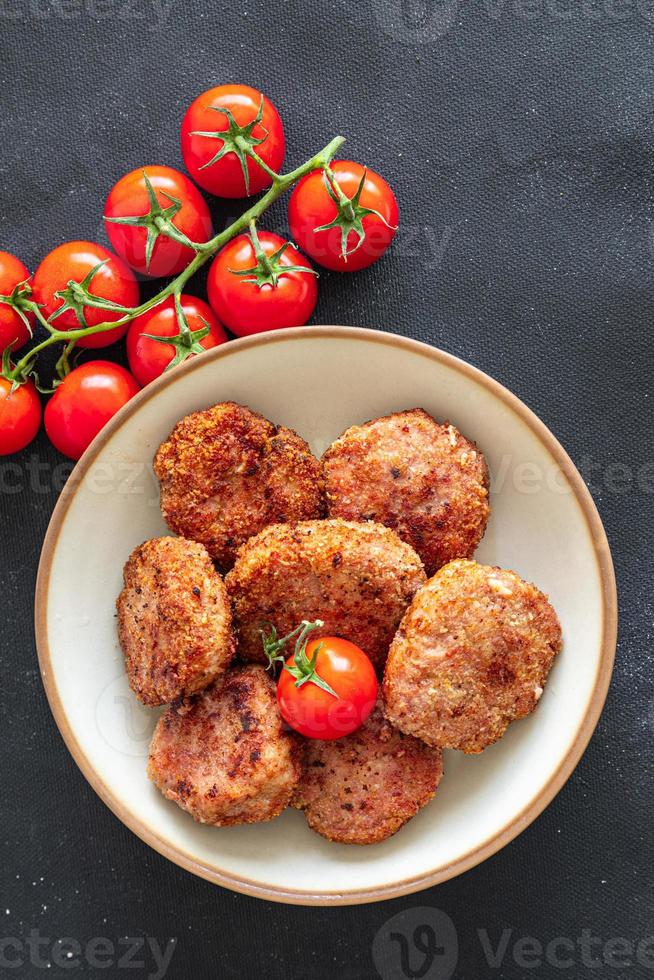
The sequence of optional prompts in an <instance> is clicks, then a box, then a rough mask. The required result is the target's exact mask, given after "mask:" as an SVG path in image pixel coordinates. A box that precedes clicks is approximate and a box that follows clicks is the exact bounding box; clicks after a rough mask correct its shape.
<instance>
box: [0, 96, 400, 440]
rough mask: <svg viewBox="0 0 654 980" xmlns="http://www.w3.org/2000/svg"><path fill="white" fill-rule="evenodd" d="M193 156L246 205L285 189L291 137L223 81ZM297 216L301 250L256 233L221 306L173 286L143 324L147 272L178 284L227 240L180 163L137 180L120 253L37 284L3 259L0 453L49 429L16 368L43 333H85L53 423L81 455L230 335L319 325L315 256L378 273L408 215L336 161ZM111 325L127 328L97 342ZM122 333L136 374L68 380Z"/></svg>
mask: <svg viewBox="0 0 654 980" xmlns="http://www.w3.org/2000/svg"><path fill="white" fill-rule="evenodd" d="M181 146H182V155H183V158H184V163H185V165H186V168H187V170H188V172H189V174H190V175H191V176H192V178H193V179H194V180H195V182H196V183H197V184H199V185H200V187H202V188H203V189H204V190H205V191H208V192H209V193H210V194H214V195H216V196H219V197H226V198H243V197H246V196H249V195H252V194H256V193H258V192H260V191H263V190H265V189H266V188H268V187H270V186H271V184H273V182H274V181H275V180H276V178H277V175H278V173H279V170H280V167H281V165H282V162H283V159H284V151H285V140H284V129H283V125H282V121H281V119H280V116H279V114H278V112H277V110H276V109H275V107H274V105H273V104H272V103H271V102H270V100H269V99H267V98H266V97H265V96H264V95H262V94H261V93H260V92H258V91H256V90H255V89H252V88H249V87H248V86H244V85H222V86H219V87H217V88H213V89H210V90H209V91H207V92H205V93H203V94H202V95H200V96H199V97H198V98H197V99H195V101H194V102H193V103H192V104H191V105H190V106H189V108H188V110H187V112H186V114H185V116H184V120H183V123H182V129H181ZM288 219H289V226H290V230H291V234H292V236H293V239H294V241H295V242H296V243H297V246H298V247H296V246H295V245H294V244H292V243H290V242H287V241H285V240H284V239H283V238H281V237H280V236H278V235H276V234H273V233H272V232H269V231H265V230H259V229H257V228H256V225H255V223H254V222H252V223H250V226H249V230H248V232H247V233H244V234H239V235H237V236H236V237H234V238H232V239H231V240H230V241H228V242H227V243H226V244H225V245H224V247H222V248H221V249H220V250H219V251H218V252H217V254H215V256H214V257H213V259H212V264H211V266H210V269H209V276H208V284H207V292H208V303H207V302H205V301H204V300H202V299H199V298H197V297H195V296H192V295H190V294H188V293H186V292H181V290H179V289H175V291H174V295H173V294H171V293H170V292H168V293H166V295H165V296H163V297H162V300H161V302H157V305H150V308H148V309H147V310H145V311H143V312H140V313H135V312H134V311H135V310H138V307H139V302H140V298H139V285H138V280H137V276H140V277H157V278H163V277H168V278H171V277H177V276H180V274H183V273H184V270H187V269H188V267H189V265H190V264H191V263H192V262H193V260H194V259H196V257H197V256H198V253H199V251H201V249H202V246H206V245H207V243H210V242H211V240H212V236H213V234H214V230H213V226H212V218H211V213H210V211H209V208H208V206H207V203H206V201H205V199H204V197H203V196H202V194H201V193H200V191H199V190H198V189H197V187H196V186H195V184H194V183H192V181H191V180H189V178H188V177H186V176H185V175H184V174H182V173H180V172H179V171H177V170H174V169H173V168H171V167H165V166H146V167H143V168H140V169H138V170H134V171H132V172H131V173H128V174H126V175H125V176H124V177H122V178H121V179H120V180H119V181H118V182H117V183H116V184H115V185H114V187H113V188H112V189H111V191H110V193H109V196H108V198H107V201H106V205H105V211H104V222H105V227H106V232H107V236H108V238H109V241H110V243H111V246H112V248H113V250H114V251H113V252H110V251H108V250H107V249H106V248H104V247H103V246H102V245H99V244H96V243H94V242H87V241H73V242H66V243H65V244H63V245H59V246H58V247H57V248H55V249H53V250H52V251H51V252H50V253H49V254H48V255H46V256H45V258H44V259H43V260H42V262H41V263H40V265H39V266H38V268H37V269H36V271H35V272H34V274H33V276H30V273H29V270H28V269H27V268H26V267H25V266H24V265H23V264H22V263H21V262H20V261H19V260H18V259H16V258H15V257H14V256H13V255H10V254H9V253H7V252H0V349H1V350H2V351H4V357H3V368H2V375H1V376H0V455H6V454H8V453H13V452H16V451H18V450H20V449H22V448H24V447H25V446H26V445H27V444H28V443H29V442H30V441H31V440H32V439H33V438H34V436H35V435H36V433H37V432H38V429H39V427H40V422H41V401H40V398H39V396H38V393H37V388H36V386H35V384H34V381H33V380H32V375H33V371H32V368H33V363H32V362H30V360H29V357H28V358H27V359H25V358H24V359H23V361H25V360H26V365H27V367H28V368H29V370H27V369H23V370H22V371H20V372H18V374H17V373H16V367H15V364H16V352H17V351H19V350H20V349H21V348H22V347H23V346H24V345H25V344H26V343H27V342H28V340H30V338H31V337H32V335H33V331H34V329H35V327H36V326H38V325H39V321H40V323H41V325H42V327H45V326H46V324H47V325H50V326H49V329H54V330H56V331H57V332H67V331H70V332H73V337H72V338H70V340H69V345H68V349H67V350H66V351H65V353H64V354H63V356H62V358H61V359H60V362H59V365H58V372H59V377H58V379H57V380H56V381H55V382H54V392H53V394H52V397H51V398H50V399H49V400H48V402H47V404H46V408H45V413H44V421H45V428H46V432H47V434H48V436H49V438H50V440H51V441H52V443H53V444H54V445H55V446H56V447H57V449H59V450H60V451H61V452H62V453H64V454H65V455H67V456H69V457H70V458H72V459H78V458H79V457H80V456H81V454H82V453H83V452H84V450H85V449H86V447H87V446H88V445H89V443H90V442H91V441H92V439H93V438H94V437H95V435H97V433H98V432H99V431H100V429H101V428H102V426H103V425H105V424H106V422H107V421H108V420H109V418H111V417H112V416H113V415H114V414H115V413H116V412H117V411H118V409H119V408H121V407H122V406H123V405H124V404H125V403H126V402H127V401H128V400H129V399H130V398H131V397H133V395H134V394H136V392H137V391H138V390H139V386H143V385H147V384H149V383H150V382H151V381H153V380H154V379H155V378H157V377H159V375H161V374H162V373H163V372H164V371H166V370H169V369H170V368H171V367H174V366H175V365H176V364H178V363H180V362H181V361H183V360H185V359H186V358H188V357H190V356H193V355H195V354H199V353H201V352H202V351H203V350H207V349H209V348H211V347H215V346H217V345H218V344H222V343H223V342H224V341H226V340H227V339H228V334H227V332H226V329H225V328H227V329H228V330H230V331H231V332H232V333H233V334H235V335H236V336H239V337H240V336H245V335H248V334H252V333H258V332H260V331H263V330H273V329H276V328H280V327H293V326H301V325H303V324H305V323H307V322H308V320H309V319H310V317H311V315H312V313H313V310H314V308H315V305H316V301H317V297H318V288H317V282H316V273H315V271H314V269H313V267H312V265H311V261H310V260H313V261H315V262H316V263H318V264H320V265H321V266H323V267H325V268H328V269H331V270H335V271H340V272H355V271H358V270H360V269H363V268H365V267H366V266H369V265H371V264H372V263H373V262H375V261H376V260H377V259H378V258H380V257H381V255H383V253H384V252H385V251H386V249H387V248H388V246H389V244H390V242H391V240H392V238H393V236H394V234H395V230H396V228H397V221H398V208H397V202H396V200H395V196H394V194H393V192H392V190H391V188H390V187H389V186H388V184H387V183H386V181H385V180H384V179H383V178H382V177H380V176H379V175H378V174H376V173H374V172H373V171H371V170H366V169H365V168H364V167H363V166H361V165H360V164H358V163H354V162H351V161H337V162H334V163H331V164H329V165H328V166H327V167H323V168H320V169H317V170H313V171H311V172H308V173H306V175H305V176H303V177H302V178H301V179H300V180H299V181H298V183H297V184H296V185H295V187H294V189H293V192H292V194H291V197H290V200H289V209H288ZM303 253H306V256H308V258H307V257H306V256H305V254H303ZM189 271H192V270H189ZM182 279H183V275H182ZM114 322H115V323H116V327H115V328H109V329H103V330H101V331H98V332H95V333H93V332H89V328H93V327H97V326H98V325H99V324H106V323H114ZM77 331H79V333H80V336H79V338H75V336H74V332H77ZM125 335H127V336H126V344H127V358H128V363H129V368H130V370H129V371H128V370H126V369H125V368H123V367H121V366H119V365H117V364H113V363H111V362H109V361H105V360H93V361H88V362H86V363H84V364H81V365H80V366H78V367H73V368H72V370H71V369H70V362H69V355H70V353H71V350H72V347H73V346H75V347H78V348H87V349H97V348H102V347H106V346H108V345H110V344H114V343H116V342H117V341H119V340H121V339H122V338H123V337H124V336H125ZM67 339H68V338H67ZM23 361H21V362H18V363H19V364H23Z"/></svg>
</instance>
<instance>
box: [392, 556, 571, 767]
mask: <svg viewBox="0 0 654 980" xmlns="http://www.w3.org/2000/svg"><path fill="white" fill-rule="evenodd" d="M560 648H561V627H560V625H559V621H558V619H557V616H556V613H555V612H554V609H553V608H552V606H551V605H550V603H549V602H548V600H547V597H546V596H544V595H543V593H542V592H539V590H538V589H537V588H536V587H535V586H534V585H531V584H530V583H529V582H525V581H523V579H521V578H520V577H519V576H518V575H516V574H515V572H509V571H505V570H504V569H500V568H491V567H489V566H488V565H478V564H477V562H474V561H466V560H459V561H453V562H450V564H449V565H445V567H444V568H442V569H441V570H440V571H439V572H437V573H436V575H434V577H433V578H432V579H430V580H429V581H428V582H427V584H426V585H424V586H423V587H422V588H421V589H420V591H419V592H418V593H417V594H416V596H415V598H414V600H413V602H412V603H411V606H410V607H409V609H408V610H407V613H406V615H405V617H404V619H403V620H402V623H401V625H400V628H399V630H398V631H397V635H396V637H395V639H394V640H393V643H392V645H391V649H390V653H389V656H388V661H387V663H386V672H385V674H384V683H383V696H384V705H385V712H386V716H387V718H388V719H389V720H390V721H391V722H392V723H393V724H394V725H396V726H397V727H398V728H400V729H401V730H402V731H403V732H406V733H408V734H411V735H415V736H417V737H418V738H421V739H422V740H423V741H425V742H427V744H428V745H439V746H441V747H443V748H450V749H462V750H463V751H464V752H468V753H474V752H481V751H482V750H483V749H485V748H486V747H487V746H488V745H492V743H493V742H496V741H497V740H498V739H499V738H501V736H502V735H503V734H504V732H505V731H506V729H507V727H508V725H509V724H510V722H512V721H514V720H516V719H518V718H524V717H525V715H528V714H529V713H530V712H531V711H533V710H534V708H535V707H536V705H537V704H538V700H539V698H540V696H541V694H542V693H543V687H544V685H545V681H546V679H547V675H548V674H549V671H550V667H551V666H552V661H553V660H554V657H555V656H556V654H557V653H558V651H559V650H560Z"/></svg>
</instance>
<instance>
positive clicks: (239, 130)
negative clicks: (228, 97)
mask: <svg viewBox="0 0 654 980" xmlns="http://www.w3.org/2000/svg"><path fill="white" fill-rule="evenodd" d="M207 108H209V109H211V110H212V111H213V112H220V113H222V115H223V116H225V118H226V119H227V129H217V130H211V131H207V130H197V129H196V130H192V131H191V136H206V137H207V139H212V140H222V144H223V145H222V146H221V147H220V149H219V150H218V152H217V153H216V154H215V155H214V156H213V157H212V158H211V159H210V160H207V162H206V163H203V164H202V166H201V167H200V168H199V169H200V170H206V168H207V167H211V166H212V165H213V164H214V163H218V161H219V160H221V159H222V158H223V157H224V156H227V154H228V153H234V154H236V157H237V159H238V162H239V163H240V165H241V170H242V172H243V180H244V181H245V193H246V195H247V194H249V193H250V175H249V173H248V160H247V158H248V157H250V159H252V160H254V162H255V163H257V164H258V165H259V166H260V167H261V169H262V170H265V172H266V173H267V174H268V176H269V177H272V179H273V181H277V180H279V174H278V173H276V172H275V171H274V170H273V169H272V168H271V167H269V166H268V164H267V163H266V162H265V161H264V160H262V159H261V157H260V156H259V154H258V153H257V151H256V150H255V146H259V145H260V144H261V143H263V142H264V141H265V140H266V138H267V137H268V130H267V129H265V128H264V127H263V126H262V127H261V128H262V129H263V131H264V135H263V136H254V135H253V132H252V130H253V129H254V127H255V126H258V125H259V124H260V123H261V119H262V116H263V95H262V96H261V101H260V102H259V108H258V110H257V114H256V116H255V117H254V119H253V120H252V122H249V123H246V124H245V125H244V126H239V124H238V123H237V122H236V120H235V119H234V116H233V114H232V111H231V109H225V108H224V107H223V106H219V105H210V106H208V107H207Z"/></svg>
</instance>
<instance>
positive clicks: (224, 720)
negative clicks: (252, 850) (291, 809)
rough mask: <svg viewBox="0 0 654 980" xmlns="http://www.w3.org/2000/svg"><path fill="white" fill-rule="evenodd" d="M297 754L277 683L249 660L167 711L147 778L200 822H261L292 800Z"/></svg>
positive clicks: (297, 773) (154, 742) (224, 824)
mask: <svg viewBox="0 0 654 980" xmlns="http://www.w3.org/2000/svg"><path fill="white" fill-rule="evenodd" d="M301 754H302V748H301V743H300V740H299V738H298V737H297V736H296V735H294V734H293V733H290V732H288V731H285V730H284V726H283V722H282V718H281V715H280V713H279V709H278V707H277V700H276V696H275V684H274V681H273V680H272V679H271V678H270V677H269V676H268V675H267V674H266V671H265V669H264V668H263V667H259V666H256V665H254V664H250V665H249V666H246V667H237V668H233V669H231V670H230V671H229V672H228V674H227V676H226V678H225V682H224V684H223V685H222V686H221V687H220V686H217V685H212V686H211V687H208V688H206V689H205V690H204V691H202V692H201V693H200V694H197V695H195V697H193V698H192V699H190V701H189V702H187V703H183V704H181V705H171V706H170V707H169V708H168V709H167V710H166V711H165V712H164V714H163V715H162V716H161V718H160V719H159V722H158V724H157V727H156V729H155V732H154V736H153V738H152V744H151V746H150V757H149V761H148V776H149V777H150V779H151V780H152V781H153V782H154V783H155V785H156V786H157V787H158V788H159V789H160V790H161V792H162V793H163V794H164V796H166V797H167V798H168V799H169V800H174V802H175V803H177V804H178V806H180V807H181V808H182V809H183V810H186V811H187V812H188V813H190V814H191V816H192V817H193V818H194V819H195V820H197V821H199V822H200V823H207V824H213V825H215V826H216V827H227V826H231V825H232V824H241V823H259V822H260V821H264V820H272V818H273V817H276V816H277V815H278V814H279V813H281V812H282V810H283V809H284V808H285V807H287V806H288V805H289V803H290V800H291V796H292V794H293V791H294V789H295V786H296V784H297V782H298V779H299V777H300V774H301V768H302V767H301Z"/></svg>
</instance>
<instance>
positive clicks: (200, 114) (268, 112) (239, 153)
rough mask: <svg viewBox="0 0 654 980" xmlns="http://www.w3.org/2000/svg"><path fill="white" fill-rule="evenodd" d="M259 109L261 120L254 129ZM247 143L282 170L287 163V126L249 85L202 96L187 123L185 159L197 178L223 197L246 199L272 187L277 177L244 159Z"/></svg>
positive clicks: (227, 87) (188, 114)
mask: <svg viewBox="0 0 654 980" xmlns="http://www.w3.org/2000/svg"><path fill="white" fill-rule="evenodd" d="M262 98H263V106H262V105H261V100H262ZM260 109H261V117H260V119H259V121H258V122H256V124H255V125H254V126H252V123H254V122H255V120H256V119H257V117H258V116H259V111H260ZM217 110H227V112H222V111H217ZM228 113H229V114H231V118H230V115H228ZM220 133H225V138H221V137H220V135H219V134H220ZM203 134H204V135H203ZM243 140H245V142H246V143H249V144H250V146H251V147H252V149H253V150H254V151H255V153H257V154H258V156H259V157H261V159H262V160H263V161H264V163H266V164H267V165H268V166H269V167H270V168H271V169H272V170H274V171H275V172H279V168H280V167H281V165H282V163H283V161H284V127H283V126H282V121H281V119H280V118H279V113H278V112H277V109H275V107H274V105H273V104H272V102H271V101H270V100H269V99H267V98H266V97H265V96H263V95H262V93H261V92H259V91H257V89H254V88H250V87H249V85H218V87H217V88H211V89H209V90H208V91H207V92H203V93H202V95H199V96H198V97H197V99H195V101H194V102H192V103H191V105H190V106H189V108H188V109H187V111H186V115H185V116H184V120H183V122H182V156H183V157H184V163H185V164H186V169H187V170H188V172H189V173H190V175H191V177H192V178H193V180H195V181H196V183H198V184H199V185H200V187H204V189H205V190H207V191H209V192H210V193H211V194H217V195H218V197H247V196H248V195H249V194H257V193H258V192H259V191H261V190H263V189H264V187H270V184H271V183H272V178H271V177H270V176H269V175H268V174H267V173H266V171H265V170H263V169H262V168H261V167H260V166H259V164H258V163H256V162H255V161H254V160H253V159H252V158H251V157H249V156H246V155H245V153H244V151H243V149H242V146H243ZM223 151H224V152H223ZM220 154H223V155H220ZM244 170H247V181H246V178H245V173H244Z"/></svg>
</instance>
